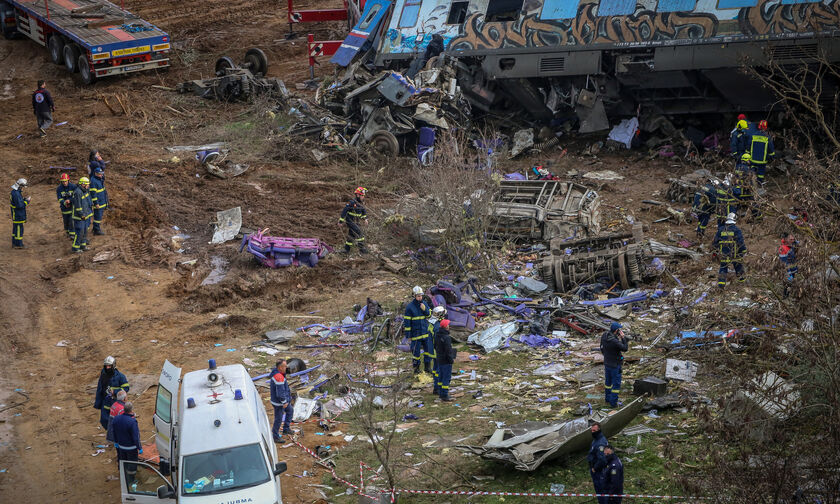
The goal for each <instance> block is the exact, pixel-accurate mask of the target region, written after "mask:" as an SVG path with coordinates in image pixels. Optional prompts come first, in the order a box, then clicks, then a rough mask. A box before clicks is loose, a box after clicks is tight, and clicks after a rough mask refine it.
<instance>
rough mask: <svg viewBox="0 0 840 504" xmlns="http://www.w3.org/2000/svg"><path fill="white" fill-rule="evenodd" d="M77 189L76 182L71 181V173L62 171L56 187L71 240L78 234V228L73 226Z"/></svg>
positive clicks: (59, 204)
mask: <svg viewBox="0 0 840 504" xmlns="http://www.w3.org/2000/svg"><path fill="white" fill-rule="evenodd" d="M75 190H76V184H74V183H72V182H70V175H68V174H66V173H62V174H61V177H59V184H58V187H56V189H55V196H56V198H58V209H59V211H60V212H61V218H62V220H63V221H64V231H65V232H66V233H67V236H68V237H69V238H70V239H71V240H72V239H73V236H75V235H76V228H75V227H74V226H73V192H74V191H75Z"/></svg>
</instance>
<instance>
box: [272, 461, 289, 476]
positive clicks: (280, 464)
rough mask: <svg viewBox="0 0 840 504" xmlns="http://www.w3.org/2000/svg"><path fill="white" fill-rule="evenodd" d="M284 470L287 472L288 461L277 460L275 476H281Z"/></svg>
mask: <svg viewBox="0 0 840 504" xmlns="http://www.w3.org/2000/svg"><path fill="white" fill-rule="evenodd" d="M284 472H286V463H285V462H277V463H276V464H274V475H275V476H280V475H281V474H283V473H284Z"/></svg>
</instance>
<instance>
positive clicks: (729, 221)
mask: <svg viewBox="0 0 840 504" xmlns="http://www.w3.org/2000/svg"><path fill="white" fill-rule="evenodd" d="M712 246H713V247H714V248H715V250H716V255H717V258H718V260H719V261H720V270H718V287H720V288H721V289H723V288H724V287H726V274H727V273H728V271H729V265H730V264H732V266H733V267H734V268H735V274H736V275H738V281H740V282H743V281H744V280H745V279H746V277H745V276H744V262H743V261H744V255H745V254H746V253H747V247H746V245H744V235H743V233H741V230H740V229H738V226H736V225H735V214H734V213H730V214H729V215H727V216H726V222H725V224H724V225H723V226H722V227H719V228H718V231H717V234H716V235H715V239H714V241H713V242H712Z"/></svg>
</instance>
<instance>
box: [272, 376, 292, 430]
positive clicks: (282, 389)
mask: <svg viewBox="0 0 840 504" xmlns="http://www.w3.org/2000/svg"><path fill="white" fill-rule="evenodd" d="M271 405H272V406H274V424H273V425H272V426H271V435H272V437H273V438H274V442H276V443H282V442H283V437H282V436H281V435H280V432H279V431H280V423H281V421H282V424H283V435H286V434H289V435H291V434H294V432H293V431H292V428H291V425H290V424H291V422H292V417H293V416H294V415H295V409H294V407H293V406H292V390H291V389H290V388H289V382H288V380H286V361H285V360H279V361H277V364H276V366H275V367H274V370H272V372H271ZM284 415H285V419H284Z"/></svg>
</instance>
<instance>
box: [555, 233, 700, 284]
mask: <svg viewBox="0 0 840 504" xmlns="http://www.w3.org/2000/svg"><path fill="white" fill-rule="evenodd" d="M634 231H635V232H634V233H623V234H612V235H603V236H598V237H595V238H584V239H580V240H572V241H564V240H563V239H562V238H559V237H558V238H556V239H554V240H552V242H551V255H550V256H548V257H546V258H545V259H543V263H542V278H543V281H544V282H546V283H547V284H548V285H549V287H552V288H553V290H554V291H555V292H566V291H568V290H571V289H573V288H576V287H578V286H579V285H581V284H590V283H595V282H597V281H598V280H599V279H602V278H603V279H605V280H607V281H609V282H610V283H614V282H620V285H621V288H623V289H629V288H631V287H636V286H638V285H639V284H641V283H642V282H643V281H645V280H648V279H650V278H653V277H655V276H657V275H658V274H660V273H661V269H660V268H658V267H656V266H651V267H649V265H651V264H652V261H653V260H654V259H655V258H660V260H661V259H662V258H667V259H670V258H675V257H683V258H690V259H692V260H697V259H699V258H700V257H702V256H701V254H699V253H698V252H695V251H693V250H690V249H687V248H682V247H672V246H669V245H665V244H662V243H659V242H657V241H655V240H650V239H648V240H643V239H642V236H641V229H640V228H639V227H636V229H635V230H634Z"/></svg>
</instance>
